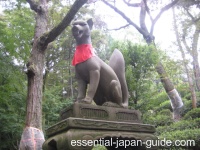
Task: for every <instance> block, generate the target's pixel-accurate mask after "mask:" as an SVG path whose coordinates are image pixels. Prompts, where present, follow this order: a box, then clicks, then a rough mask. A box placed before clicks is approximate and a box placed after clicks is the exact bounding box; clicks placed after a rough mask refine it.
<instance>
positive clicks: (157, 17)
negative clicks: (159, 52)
mask: <svg viewBox="0 0 200 150" xmlns="http://www.w3.org/2000/svg"><path fill="white" fill-rule="evenodd" d="M178 1H179V0H174V1H173V2H171V3H169V4H168V5H166V6H165V7H163V8H162V9H161V10H160V12H159V13H158V15H157V16H156V17H155V19H154V20H153V22H152V25H151V31H150V34H153V31H154V26H155V24H156V22H157V21H158V19H159V18H160V16H161V15H162V14H163V13H164V12H165V11H166V10H168V9H170V8H171V7H173V6H174V5H175V4H176V3H178Z"/></svg>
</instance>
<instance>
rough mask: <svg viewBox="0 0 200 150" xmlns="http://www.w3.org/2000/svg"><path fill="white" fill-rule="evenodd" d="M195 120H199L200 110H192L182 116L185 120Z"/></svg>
mask: <svg viewBox="0 0 200 150" xmlns="http://www.w3.org/2000/svg"><path fill="white" fill-rule="evenodd" d="M195 118H200V108H196V109H192V110H191V111H189V112H187V114H186V115H185V116H184V119H186V120H191V119H195Z"/></svg>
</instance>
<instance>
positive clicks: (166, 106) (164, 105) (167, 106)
mask: <svg viewBox="0 0 200 150" xmlns="http://www.w3.org/2000/svg"><path fill="white" fill-rule="evenodd" d="M163 109H169V110H170V111H172V107H171V102H170V100H167V101H164V102H162V103H161V104H160V105H159V106H158V107H157V108H156V111H161V110H163Z"/></svg>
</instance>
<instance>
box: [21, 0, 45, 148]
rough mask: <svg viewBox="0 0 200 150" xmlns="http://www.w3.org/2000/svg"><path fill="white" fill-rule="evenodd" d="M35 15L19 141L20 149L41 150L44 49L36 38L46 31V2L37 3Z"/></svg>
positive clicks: (42, 135)
mask: <svg viewBox="0 0 200 150" xmlns="http://www.w3.org/2000/svg"><path fill="white" fill-rule="evenodd" d="M39 6H40V8H38V9H39V10H37V15H36V26H35V35H34V43H33V47H32V51H31V56H30V59H29V62H28V63H27V69H28V71H27V77H28V94H27V103H26V125H25V129H24V132H23V133H22V138H21V141H20V149H21V150H24V149H28V150H29V149H30V150H37V149H41V146H42V144H43V142H44V134H43V132H42V96H43V94H42V92H43V69H44V60H45V49H46V47H43V46H41V43H40V40H38V38H39V37H40V36H41V35H42V34H44V33H45V32H46V31H47V1H46V0H40V1H39Z"/></svg>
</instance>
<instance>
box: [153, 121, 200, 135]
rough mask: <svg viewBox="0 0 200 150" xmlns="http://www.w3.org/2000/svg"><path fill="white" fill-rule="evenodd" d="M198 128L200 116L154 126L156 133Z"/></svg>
mask: <svg viewBox="0 0 200 150" xmlns="http://www.w3.org/2000/svg"><path fill="white" fill-rule="evenodd" d="M197 128H200V118H197V119H195V120H181V121H179V122H174V123H173V124H171V125H169V126H159V127H157V128H156V135H160V134H162V133H165V132H173V131H176V130H186V129H197Z"/></svg>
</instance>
